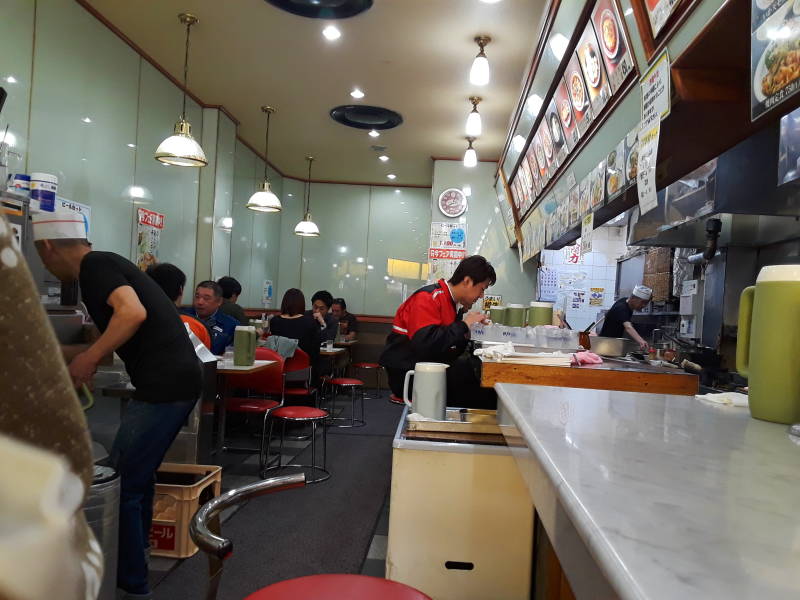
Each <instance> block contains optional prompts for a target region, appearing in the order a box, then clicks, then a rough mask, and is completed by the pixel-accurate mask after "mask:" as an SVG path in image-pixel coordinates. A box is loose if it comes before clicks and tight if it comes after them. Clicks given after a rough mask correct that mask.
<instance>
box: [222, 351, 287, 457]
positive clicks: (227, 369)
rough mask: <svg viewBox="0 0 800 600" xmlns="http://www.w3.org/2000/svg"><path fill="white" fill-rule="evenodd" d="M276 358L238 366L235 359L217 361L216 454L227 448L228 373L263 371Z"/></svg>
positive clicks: (244, 373)
mask: <svg viewBox="0 0 800 600" xmlns="http://www.w3.org/2000/svg"><path fill="white" fill-rule="evenodd" d="M275 362H276V361H274V360H257V361H255V362H253V364H252V365H248V366H236V365H234V364H233V361H226V360H222V359H219V360H218V361H217V400H218V402H217V418H216V421H217V431H216V435H217V439H216V444H215V449H214V451H213V452H212V454H213V455H215V456H220V455H221V454H222V452H223V450H225V404H226V400H227V399H228V398H229V397H230V390H229V389H228V387H227V386H226V385H225V376H226V375H250V374H251V373H257V372H258V371H263V370H264V369H266V368H267V367H268V366H270V365H274V364H275Z"/></svg>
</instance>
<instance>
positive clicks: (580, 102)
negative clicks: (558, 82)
mask: <svg viewBox="0 0 800 600" xmlns="http://www.w3.org/2000/svg"><path fill="white" fill-rule="evenodd" d="M564 84H565V86H566V88H567V92H568V93H569V99H570V102H571V104H572V115H573V116H574V117H575V127H576V128H577V129H578V137H581V136H583V134H585V133H586V131H587V130H588V129H589V125H591V124H592V121H593V120H594V117H593V115H592V107H591V104H590V102H589V92H588V90H587V89H586V82H584V80H583V71H581V62H580V60H578V57H577V55H575V54H573V55H572V58H570V59H569V63H567V70H566V71H564ZM537 158H538V156H537Z"/></svg>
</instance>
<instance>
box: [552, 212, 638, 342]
mask: <svg viewBox="0 0 800 600" xmlns="http://www.w3.org/2000/svg"><path fill="white" fill-rule="evenodd" d="M592 235H593V238H592V252H589V253H588V254H584V255H583V256H582V257H581V261H580V262H579V263H578V264H570V263H568V262H567V249H566V248H565V249H563V250H545V251H544V252H543V253H542V264H543V265H545V266H548V267H553V268H556V269H557V270H558V271H560V272H562V273H585V274H586V278H585V279H584V280H583V281H582V282H577V283H576V284H575V286H574V287H572V288H569V289H564V290H562V291H561V292H560V293H559V299H558V301H557V303H556V308H563V307H565V306H566V311H567V321H568V322H569V324H570V326H572V328H573V329H585V328H586V327H588V326H589V325H590V324H591V323H592V322H593V321H595V320H597V316H598V314H599V312H600V311H601V310H603V309H608V308H610V307H611V305H612V304H613V303H614V299H615V298H614V289H615V286H616V276H617V258H618V257H619V256H621V255H623V254H624V253H625V250H626V245H625V237H624V232H622V231H621V230H620V228H619V227H600V228H598V229H595V230H594V232H593V234H592ZM591 288H603V290H604V297H603V305H602V306H592V305H590V304H589V296H590V292H591ZM573 289H574V290H582V291H585V294H584V299H583V303H582V304H581V307H580V308H577V309H575V308H572V296H573V294H572V290H573Z"/></svg>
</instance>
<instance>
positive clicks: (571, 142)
mask: <svg viewBox="0 0 800 600" xmlns="http://www.w3.org/2000/svg"><path fill="white" fill-rule="evenodd" d="M553 98H554V102H555V105H556V112H557V113H558V118H559V120H560V121H561V128H562V129H563V130H564V140H565V142H566V145H567V152H572V150H573V149H574V148H575V146H576V145H577V144H578V140H580V139H581V132H580V131H578V126H577V123H576V121H575V115H574V114H573V112H572V103H571V102H570V100H569V94H568V93H567V86H566V84H565V83H564V80H563V79H561V80H560V81H559V82H558V86H557V87H556V91H555V93H554V94H553Z"/></svg>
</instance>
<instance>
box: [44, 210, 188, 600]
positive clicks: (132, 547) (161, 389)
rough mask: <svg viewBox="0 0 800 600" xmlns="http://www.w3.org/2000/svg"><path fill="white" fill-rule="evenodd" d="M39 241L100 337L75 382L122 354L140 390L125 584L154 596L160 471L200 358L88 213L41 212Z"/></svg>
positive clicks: (129, 433) (124, 508)
mask: <svg viewBox="0 0 800 600" xmlns="http://www.w3.org/2000/svg"><path fill="white" fill-rule="evenodd" d="M33 237H34V241H35V242H36V250H37V251H38V252H39V256H40V257H41V259H42V262H43V263H44V266H45V267H46V268H47V269H48V270H49V271H50V272H51V273H52V274H53V275H55V276H56V277H58V278H59V279H60V280H61V281H64V282H71V281H75V280H78V281H79V283H80V288H81V298H82V300H83V302H84V304H85V305H86V308H87V310H88V311H89V315H90V316H91V317H92V320H93V321H94V322H95V325H97V327H98V329H99V330H100V332H101V335H100V337H99V338H98V339H97V340H96V341H95V342H94V343H93V344H92V345H91V346H89V348H88V349H86V350H85V351H84V352H82V353H80V354H78V355H77V356H75V358H73V359H72V361H71V362H70V364H69V374H70V376H71V377H72V382H73V384H74V385H75V386H76V387H77V386H80V385H82V384H85V383H88V382H90V381H91V379H92V377H93V375H94V373H95V371H96V370H97V364H98V362H99V361H100V359H101V358H102V357H103V356H106V355H108V354H110V353H112V352H116V353H117V354H118V355H119V357H120V358H121V359H122V360H123V362H124V363H125V370H126V371H127V372H128V374H129V375H130V378H131V383H132V384H133V385H134V387H135V388H136V392H135V393H134V397H133V400H131V401H130V402H129V403H128V406H127V408H126V410H125V414H124V415H123V417H122V421H121V423H120V426H119V430H118V431H117V436H116V438H115V439H114V445H113V447H112V449H111V463H112V465H113V466H114V467H115V468H116V469H117V471H118V472H119V474H120V477H121V478H122V482H121V483H122V490H121V498H120V517H119V564H118V568H117V585H118V587H119V588H120V589H121V590H122V591H123V592H124V593H123V596H122V597H123V598H150V597H151V594H150V588H149V584H148V581H147V561H146V548H147V547H148V545H149V544H148V538H149V532H150V522H151V520H152V516H153V494H154V491H155V490H154V485H155V471H156V469H157V468H158V466H159V465H160V464H161V461H162V460H163V458H164V454H166V451H167V449H168V448H169V447H170V445H171V444H172V442H173V440H174V439H175V437H176V436H177V434H178V431H179V430H180V428H181V426H182V425H183V423H184V421H185V420H186V417H187V416H188V415H189V413H190V412H191V410H192V408H193V407H194V405H195V403H196V401H197V399H198V397H199V395H200V388H201V377H202V375H201V370H200V365H199V362H198V359H197V355H196V354H195V352H194V348H193V347H192V343H191V342H190V341H189V337H188V336H187V335H186V329H185V328H184V326H183V323H182V321H181V320H180V318H179V316H178V311H177V308H176V307H175V305H174V304H173V303H172V302H171V301H170V299H169V298H167V295H166V294H165V293H164V291H163V290H162V289H161V288H160V287H159V286H158V284H157V283H156V282H155V281H153V279H151V278H150V277H148V276H147V275H146V274H145V273H143V272H142V271H140V270H139V269H138V268H137V267H136V265H134V264H133V263H132V262H131V261H129V260H127V259H126V258H123V257H122V256H119V255H118V254H114V253H113V252H96V251H93V250H92V247H91V244H89V242H88V241H87V239H86V227H85V225H84V220H83V217H82V216H81V215H79V214H77V213H74V212H72V211H69V210H58V211H56V212H54V213H47V212H41V213H38V214H36V215H34V217H33Z"/></svg>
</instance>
